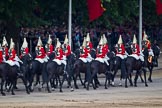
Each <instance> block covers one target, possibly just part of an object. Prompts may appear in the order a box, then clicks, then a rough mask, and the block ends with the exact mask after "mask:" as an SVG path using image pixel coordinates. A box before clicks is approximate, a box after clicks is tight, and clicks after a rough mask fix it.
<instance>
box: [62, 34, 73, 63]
mask: <svg viewBox="0 0 162 108" xmlns="http://www.w3.org/2000/svg"><path fill="white" fill-rule="evenodd" d="M62 49H63V58H65V60H66V58H67V57H68V56H69V55H70V54H71V48H70V45H69V44H68V38H67V35H66V36H65V40H64V44H63V45H62Z"/></svg>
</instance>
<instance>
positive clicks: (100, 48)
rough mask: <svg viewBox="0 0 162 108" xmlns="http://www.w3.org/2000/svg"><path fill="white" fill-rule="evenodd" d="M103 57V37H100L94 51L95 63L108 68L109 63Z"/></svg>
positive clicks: (104, 52) (104, 53)
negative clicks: (102, 64) (103, 64)
mask: <svg viewBox="0 0 162 108" xmlns="http://www.w3.org/2000/svg"><path fill="white" fill-rule="evenodd" d="M105 55H106V51H105V47H104V40H103V37H102V36H101V39H100V42H99V45H98V46H97V50H96V59H95V60H97V61H99V62H101V63H104V62H105V63H106V65H107V66H108V65H109V63H108V61H107V59H105Z"/></svg>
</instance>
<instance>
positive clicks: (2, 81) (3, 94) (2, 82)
mask: <svg viewBox="0 0 162 108" xmlns="http://www.w3.org/2000/svg"><path fill="white" fill-rule="evenodd" d="M4 82H5V80H4V78H2V80H1V94H2V96H5V95H6V94H5V93H4V92H3V85H4Z"/></svg>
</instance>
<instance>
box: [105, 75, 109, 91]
mask: <svg viewBox="0 0 162 108" xmlns="http://www.w3.org/2000/svg"><path fill="white" fill-rule="evenodd" d="M105 76H106V78H105V89H107V81H108V73H106V74H105Z"/></svg>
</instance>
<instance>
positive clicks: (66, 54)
mask: <svg viewBox="0 0 162 108" xmlns="http://www.w3.org/2000/svg"><path fill="white" fill-rule="evenodd" d="M63 54H64V55H65V56H66V57H67V56H69V55H70V54H71V48H70V45H67V46H66V50H65V52H63Z"/></svg>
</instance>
